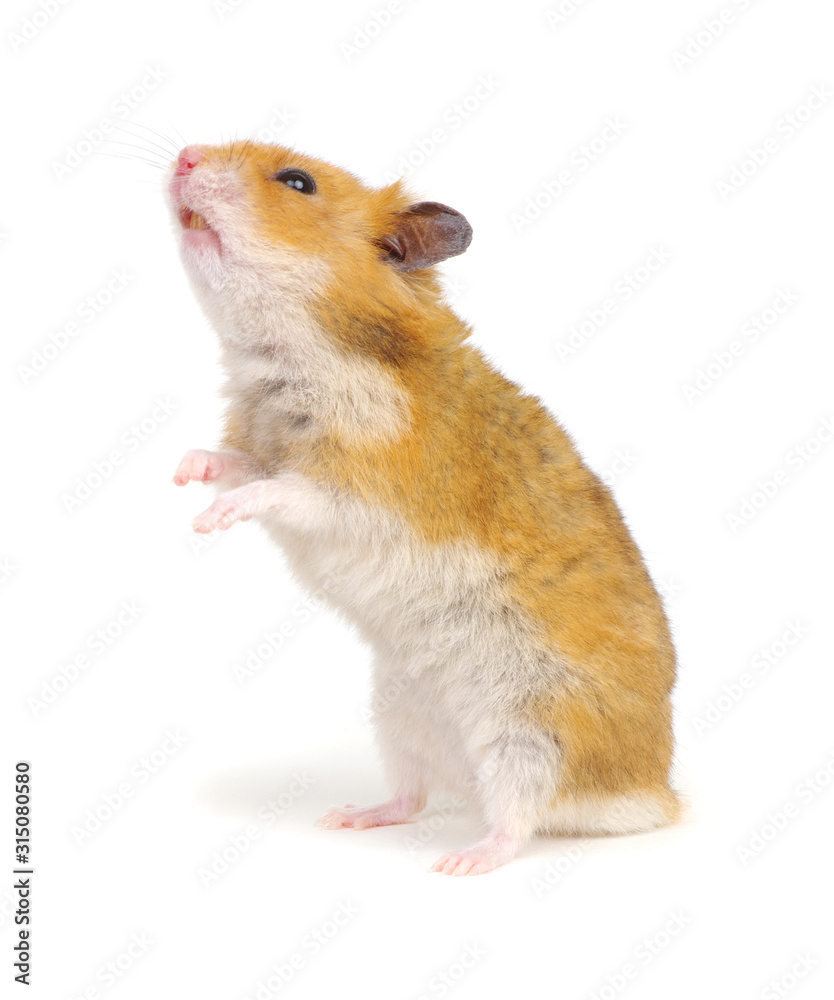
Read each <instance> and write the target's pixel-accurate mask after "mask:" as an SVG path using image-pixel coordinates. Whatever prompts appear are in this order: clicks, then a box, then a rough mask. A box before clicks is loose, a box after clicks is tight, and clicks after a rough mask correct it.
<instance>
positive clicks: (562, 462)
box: [168, 142, 681, 875]
mask: <svg viewBox="0 0 834 1000" xmlns="http://www.w3.org/2000/svg"><path fill="white" fill-rule="evenodd" d="M171 169H172V173H171V176H170V180H169V182H168V197H169V202H170V207H171V209H172V212H173V216H174V224H175V229H176V230H177V233H178V240H179V243H180V249H181V256H182V260H183V263H184V266H185V270H186V272H187V274H188V276H189V278H190V281H191V284H192V286H193V289H194V291H195V293H196V295H197V298H198V300H199V302H200V303H201V305H202V307H203V309H204V311H205V313H206V314H207V316H208V318H209V320H210V322H211V324H212V325H213V326H214V328H215V330H216V333H217V335H218V336H219V339H220V346H221V351H222V363H223V366H224V369H225V373H226V383H225V397H226V399H227V402H228V408H227V411H226V418H225V433H224V438H223V442H222V446H221V448H220V450H218V451H202V450H197V451H189V452H188V453H187V454H186V455H185V457H184V458H183V459H182V462H181V463H180V465H179V467H178V468H177V470H176V473H175V475H174V482H175V483H177V484H178V485H180V486H182V485H185V484H186V483H188V482H201V483H212V484H214V485H215V486H216V487H218V488H219V492H218V493H217V496H216V499H215V500H214V502H213V503H212V504H211V505H210V506H209V507H208V508H207V509H206V510H205V511H204V512H203V513H201V514H200V515H199V516H198V517H197V518H196V520H195V521H194V524H193V527H194V530H195V531H197V532H210V531H214V530H215V529H220V530H225V529H227V528H229V527H231V525H233V524H235V523H236V522H238V521H248V520H250V519H252V518H256V519H257V520H258V521H259V522H260V523H261V524H262V525H263V527H264V528H265V529H266V530H267V532H268V534H269V535H270V536H271V537H272V539H274V541H275V542H276V543H277V544H278V545H279V546H280V547H281V548H282V549H283V551H284V553H285V555H286V558H287V560H288V562H289V565H290V567H291V569H292V571H293V572H294V574H295V576H296V577H297V578H298V580H299V581H300V582H301V583H302V585H303V586H304V587H306V588H307V589H308V590H310V591H311V592H313V593H314V594H315V595H317V596H318V597H319V598H321V599H322V600H323V601H325V602H326V603H327V604H328V605H329V606H330V607H331V608H333V609H334V610H335V611H336V612H338V613H340V614H341V615H343V616H344V618H346V619H347V620H348V621H349V622H351V623H353V625H354V626H355V627H356V629H357V630H358V632H359V634H360V635H361V637H362V638H363V639H364V640H365V641H366V642H367V643H368V644H369V645H370V647H371V648H372V650H373V652H374V654H375V655H374V665H373V684H374V691H375V695H374V701H373V707H374V708H375V730H376V737H377V742H378V745H379V749H380V751H381V756H382V759H383V762H384V766H385V770H386V775H387V781H388V783H389V786H390V791H391V799H390V800H389V801H387V802H383V803H381V804H379V805H373V806H369V807H356V806H353V805H348V806H345V807H344V808H333V809H331V810H330V811H329V812H327V813H326V815H325V816H323V817H322V819H321V820H319V823H320V825H322V826H324V827H325V828H327V829H338V828H343V827H350V828H353V829H354V830H361V829H366V828H368V827H376V826H385V825H389V824H395V823H406V822H408V821H409V820H410V819H411V818H412V817H414V816H415V814H417V813H419V812H420V811H421V810H422V809H423V808H424V806H425V804H426V797H427V795H428V794H429V793H430V792H431V791H432V790H434V789H448V790H454V791H456V792H458V793H460V794H463V795H465V796H466V797H467V798H468V799H469V800H470V801H471V802H472V803H474V804H477V805H478V806H479V807H480V810H481V813H482V816H483V819H484V820H485V823H486V828H487V832H486V835H485V836H484V837H483V839H481V840H479V842H478V843H476V844H474V845H472V846H469V847H464V848H462V849H461V850H457V851H452V852H451V853H448V854H446V855H444V856H443V857H441V858H440V859H439V860H438V861H437V862H436V863H435V864H434V865H433V868H432V870H434V871H437V872H442V873H444V874H447V875H473V874H480V873H483V872H487V871H490V870H491V869H494V868H496V867H497V866H499V865H502V864H504V863H506V862H508V861H509V860H510V859H511V858H513V857H514V856H515V855H516V853H517V852H518V851H519V850H520V849H521V848H522V847H523V846H524V845H525V843H527V842H528V840H529V839H530V838H531V837H532V836H534V835H536V834H571V835H585V834H628V833H636V832H640V831H645V830H650V829H653V828H656V827H660V826H663V825H665V824H669V823H672V822H673V821H675V820H676V818H677V817H678V815H679V813H680V810H681V805H680V800H679V797H678V795H677V793H676V792H675V791H674V790H673V789H672V788H671V787H670V783H669V773H670V766H671V761H672V753H673V735H672V711H671V704H670V693H671V690H672V687H673V684H674V680H675V670H676V664H675V652H674V647H673V643H672V640H671V637H670V629H669V625H668V621H667V618H666V615H665V613H664V610H663V606H662V603H661V600H660V598H659V596H658V594H657V591H656V590H655V587H654V585H653V584H652V581H651V579H650V577H649V574H648V572H647V570H646V567H645V564H644V562H643V560H642V558H641V555H640V552H639V550H638V548H637V546H636V544H635V542H634V541H633V539H632V537H631V535H630V533H629V531H628V529H627V528H626V526H625V524H624V522H623V519H622V516H621V514H620V511H619V509H618V507H617V505H616V503H615V501H614V500H613V498H612V496H611V493H610V492H609V491H608V489H607V488H606V487H605V486H604V485H603V484H602V483H601V482H600V480H599V479H598V478H597V476H596V475H595V474H594V473H593V472H592V471H591V470H590V469H589V468H588V467H587V466H586V465H585V464H584V463H583V461H582V459H581V457H580V456H579V454H578V453H577V451H576V448H575V447H574V445H573V444H572V442H571V439H570V438H569V437H568V435H567V434H566V432H565V431H564V430H563V429H562V428H561V426H560V425H559V424H558V423H557V422H556V421H555V420H554V419H553V417H551V416H550V414H549V413H548V412H547V411H546V410H545V408H544V406H543V405H542V404H541V403H540V402H539V401H538V400H537V399H535V398H533V397H532V396H529V395H525V394H524V393H523V392H522V391H521V390H520V389H519V388H518V387H517V386H516V385H515V384H513V383H512V382H511V381H509V380H508V379H507V378H505V377H504V376H503V375H501V374H499V372H498V371H497V370H496V369H495V368H494V367H493V366H492V365H491V364H490V363H489V362H488V361H487V360H486V359H485V358H484V356H483V355H482V354H481V352H480V351H479V350H478V349H477V348H476V347H474V346H473V345H472V344H471V343H470V342H469V340H468V338H469V335H470V332H471V331H470V329H469V327H468V326H467V325H466V324H465V323H464V322H463V321H462V320H461V319H460V318H459V317H458V316H457V315H456V314H455V313H454V312H453V311H452V309H451V308H450V307H449V306H448V305H447V303H446V302H445V300H444V297H443V293H442V290H441V286H440V284H439V281H438V278H437V276H436V274H435V273H434V271H433V267H434V265H435V264H437V263H439V262H440V261H442V260H444V259H446V258H448V257H452V256H454V255H456V254H460V253H463V252H464V251H465V250H466V248H467V246H468V245H469V242H470V239H471V237H472V230H471V227H470V225H469V223H468V222H467V220H466V219H465V218H464V216H463V215H461V214H460V213H459V212H457V211H455V210H454V209H452V208H449V207H447V206H445V205H442V204H439V203H437V202H415V201H414V200H413V198H412V197H411V196H409V194H408V192H407V191H406V190H405V189H404V188H403V186H402V183H401V182H397V183H395V184H393V185H390V186H387V187H383V188H379V189H374V188H371V187H369V186H367V185H366V184H364V183H363V182H362V181H360V180H359V179H357V178H356V177H355V176H353V175H352V174H350V173H348V172H346V171H345V170H342V169H340V168H339V167H336V166H333V165H331V164H330V163H326V162H323V161H321V160H318V159H313V158H311V157H310V156H305V155H302V154H300V153H297V152H295V151H294V150H291V149H288V148H284V147H282V146H277V145H264V144H261V143H255V142H233V143H231V144H229V145H225V146H207V145H194V146H187V147H186V148H185V149H183V150H182V151H181V152H180V154H179V159H178V161H177V163H176V164H175V165H174V166H172V168H171Z"/></svg>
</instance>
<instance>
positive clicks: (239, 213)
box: [168, 141, 472, 319]
mask: <svg viewBox="0 0 834 1000" xmlns="http://www.w3.org/2000/svg"><path fill="white" fill-rule="evenodd" d="M168 195H169V203H170V207H171V209H172V213H173V217H174V225H175V229H176V230H177V232H178V234H179V238H180V249H181V253H182V257H183V262H184V264H185V267H186V271H187V272H188V274H189V277H190V278H191V280H192V283H193V284H194V286H195V291H197V293H198V296H199V297H200V298H201V299H202V300H203V302H204V305H208V306H210V302H206V301H205V300H206V299H207V298H208V299H209V300H211V299H215V300H218V301H220V300H222V302H223V306H224V314H225V316H226V318H227V319H228V318H229V307H230V303H232V304H234V303H235V302H236V301H237V302H238V303H239V304H240V307H241V309H244V308H249V309H251V305H252V302H253V301H257V302H259V303H260V304H261V308H262V309H268V308H273V309H274V308H280V307H281V306H282V305H283V306H284V307H286V306H288V305H289V304H290V303H292V302H298V301H305V300H307V301H309V300H310V299H312V298H315V297H319V298H327V299H329V300H330V301H334V300H337V299H338V300H341V301H344V300H345V299H348V300H349V299H350V298H351V296H354V295H356V294H359V293H360V292H362V293H363V294H366V295H370V296H372V297H373V298H376V299H377V300H379V301H383V302H387V301H391V300H392V299H394V298H396V296H397V295H399V296H400V297H401V298H402V297H403V296H405V297H406V298H407V297H408V296H409V295H410V296H411V297H412V298H413V296H414V294H415V293H417V294H419V292H420V290H421V289H422V290H423V291H425V290H427V289H433V290H434V291H435V292H436V284H435V283H434V282H433V280H432V278H431V276H430V275H428V274H427V272H426V268H430V267H431V266H432V265H433V264H436V263H437V262H438V261H441V260H444V259H445V258H447V257H451V256H454V255H456V254H459V253H463V251H464V250H465V249H466V248H467V246H468V245H469V242H470V240H471V238H472V230H471V227H470V225H469V223H468V222H467V221H466V219H465V218H464V217H463V216H462V215H461V214H460V213H459V212H457V211H455V210H454V209H452V208H449V207H447V206H445V205H441V204H438V203H437V202H419V203H413V201H412V199H411V198H410V197H409V196H408V194H407V192H405V191H404V189H403V187H402V185H401V184H400V182H397V183H395V184H393V185H390V186H388V187H383V188H371V187H369V186H367V185H365V184H364V183H363V182H362V181H360V180H359V179H358V178H357V177H355V176H354V175H352V174H350V173H348V172H347V171H345V170H342V169H340V168H339V167H336V166H334V165H332V164H330V163H326V162H324V161H322V160H318V159H315V158H313V157H310V156H305V155H303V154H300V153H297V152H295V151H294V150H292V149H289V148H286V147H283V146H276V145H267V144H263V143H256V142H248V141H246V142H234V143H231V144H228V145H225V146H203V145H194V146H187V147H185V148H184V149H183V150H182V151H181V152H180V154H179V157H178V160H177V163H176V164H175V165H174V166H173V168H172V172H171V176H170V179H169V183H168ZM244 303H248V305H247V306H245V307H244ZM209 311H210V312H212V311H214V310H212V309H211V308H210V309H209ZM233 311H234V310H233Z"/></svg>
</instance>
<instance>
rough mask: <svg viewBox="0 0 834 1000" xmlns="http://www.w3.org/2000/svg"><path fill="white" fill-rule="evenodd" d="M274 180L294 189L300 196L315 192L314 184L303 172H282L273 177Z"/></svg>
mask: <svg viewBox="0 0 834 1000" xmlns="http://www.w3.org/2000/svg"><path fill="white" fill-rule="evenodd" d="M275 180H276V181H281V182H282V183H284V184H286V185H287V186H288V187H291V188H295V190H296V191H300V192H301V193H302V194H313V192H314V191H315V190H316V182H315V181H314V180H313V178H312V177H311V176H310V175H309V174H307V173H305V172H304V171H303V170H282V171H281V172H280V173H277V174H276V175H275Z"/></svg>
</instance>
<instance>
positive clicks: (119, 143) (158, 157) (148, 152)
mask: <svg viewBox="0 0 834 1000" xmlns="http://www.w3.org/2000/svg"><path fill="white" fill-rule="evenodd" d="M107 141H108V142H110V143H112V144H113V145H114V146H128V147H129V148H130V149H138V150H139V151H140V152H142V153H144V154H145V157H146V158H147V159H152V158H156V160H157V162H158V163H159V165H160V166H164V167H169V166H170V161H169V160H167V159H165V160H163V158H162V156H161V154H160V153H157V152H155V151H154V150H152V149H148V148H147V146H137V145H136V143H135V142H123V141H122V140H121V139H108V140H107Z"/></svg>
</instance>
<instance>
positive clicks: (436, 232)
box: [379, 201, 472, 271]
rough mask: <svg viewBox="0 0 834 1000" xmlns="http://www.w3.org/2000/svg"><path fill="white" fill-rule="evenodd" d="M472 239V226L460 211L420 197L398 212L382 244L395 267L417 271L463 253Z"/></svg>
mask: <svg viewBox="0 0 834 1000" xmlns="http://www.w3.org/2000/svg"><path fill="white" fill-rule="evenodd" d="M471 241H472V227H471V226H470V225H469V223H468V222H467V221H466V219H465V218H464V217H463V216H462V215H461V214H460V212H456V211H455V209H453V208H449V206H448V205H441V204H440V203H439V202H437V201H420V202H417V204H416V205H409V207H408V208H406V209H405V210H404V211H402V212H397V213H396V215H395V216H394V228H393V230H392V232H390V233H388V234H387V235H386V236H383V237H382V239H381V240H380V241H379V245H380V246H381V247H382V249H383V250H385V256H384V258H383V259H384V260H387V261H388V262H389V263H390V264H391V265H392V267H396V268H397V270H399V271H416V270H417V269H418V268H421V267H431V266H432V264H437V263H438V262H439V261H441V260H446V258H447V257H455V256H457V254H459V253H463V251H464V250H465V249H466V248H467V247H468V246H469V244H470V243H471Z"/></svg>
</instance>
